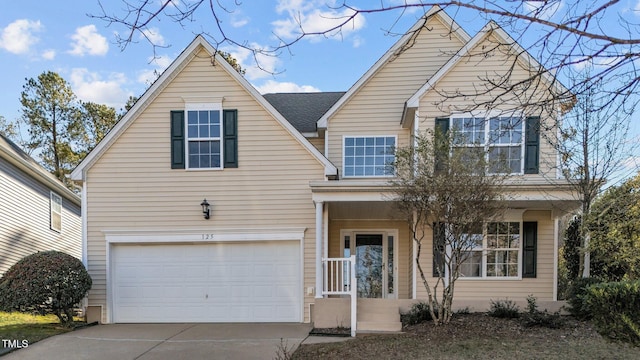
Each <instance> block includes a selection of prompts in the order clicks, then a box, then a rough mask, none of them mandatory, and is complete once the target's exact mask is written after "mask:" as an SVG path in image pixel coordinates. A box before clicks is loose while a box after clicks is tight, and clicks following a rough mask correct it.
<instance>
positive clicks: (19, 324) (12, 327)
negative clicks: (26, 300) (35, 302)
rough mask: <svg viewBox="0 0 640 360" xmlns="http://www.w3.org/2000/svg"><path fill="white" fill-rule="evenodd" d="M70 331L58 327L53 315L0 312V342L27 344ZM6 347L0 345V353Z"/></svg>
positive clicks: (56, 319) (58, 323)
mask: <svg viewBox="0 0 640 360" xmlns="http://www.w3.org/2000/svg"><path fill="white" fill-rule="evenodd" d="M67 331H71V329H68V328H64V327H62V326H61V325H60V321H59V320H58V318H57V317H56V316H55V315H45V316H41V315H31V314H24V313H19V312H11V313H8V312H3V311H0V339H1V340H0V341H3V342H4V340H7V341H15V340H17V341H18V342H19V343H20V344H22V341H24V340H26V341H27V344H32V343H34V342H36V341H39V340H42V339H44V338H48V337H49V336H53V335H58V334H62V333H65V332H67ZM6 345H8V343H7V344H4V343H0V352H2V350H3V349H4V348H6V347H7V346H6Z"/></svg>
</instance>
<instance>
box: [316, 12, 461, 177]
mask: <svg viewBox="0 0 640 360" xmlns="http://www.w3.org/2000/svg"><path fill="white" fill-rule="evenodd" d="M460 47H462V43H461V42H460V40H458V39H457V38H456V37H455V36H453V35H451V29H450V28H449V27H447V26H446V25H443V24H442V23H441V22H440V20H439V19H437V17H432V18H431V19H430V20H429V21H428V23H427V25H426V26H425V27H424V28H422V30H421V32H420V34H419V35H418V36H417V38H416V42H415V44H413V46H411V47H409V48H408V49H406V50H405V51H404V52H402V53H400V54H399V55H398V56H397V57H395V58H392V59H391V60H390V61H389V62H388V63H387V64H385V65H383V66H382V67H381V69H379V70H378V72H377V73H376V74H375V75H373V76H372V77H371V78H370V79H369V80H368V81H367V83H366V84H364V85H363V86H362V88H360V90H359V91H358V92H357V93H356V94H354V95H353V96H352V97H351V98H350V99H349V101H348V102H347V103H346V104H345V105H344V106H343V107H342V108H341V109H340V110H339V111H338V112H337V113H336V114H334V116H332V117H331V118H330V119H329V121H328V128H329V136H328V140H327V141H329V149H328V151H329V154H328V155H329V160H331V161H332V162H333V164H335V165H336V166H337V167H338V169H340V173H343V171H342V139H343V136H344V135H397V136H398V142H397V145H398V146H407V145H409V136H410V131H409V130H408V129H402V128H401V127H400V120H401V117H402V111H403V108H404V103H405V102H406V101H407V100H408V99H409V98H410V97H411V95H413V94H414V93H415V92H416V91H417V90H418V89H419V88H420V87H421V86H422V85H423V84H424V83H426V82H427V80H429V78H430V77H431V76H432V75H433V74H434V73H435V72H436V71H437V70H438V69H439V68H440V67H441V66H442V65H444V64H445V63H446V62H447V61H448V60H449V58H450V57H451V56H452V55H453V53H455V51H457V50H458V49H459V48H460Z"/></svg>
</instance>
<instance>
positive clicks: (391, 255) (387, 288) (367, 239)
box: [341, 230, 398, 299]
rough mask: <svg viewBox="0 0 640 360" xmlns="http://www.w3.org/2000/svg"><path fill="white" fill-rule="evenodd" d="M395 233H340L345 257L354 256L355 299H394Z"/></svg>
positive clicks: (395, 268) (395, 267)
mask: <svg viewBox="0 0 640 360" xmlns="http://www.w3.org/2000/svg"><path fill="white" fill-rule="evenodd" d="M397 238H398V236H397V231H395V230H394V231H380V232H372V231H343V232H342V246H341V248H342V253H343V256H344V257H349V256H351V255H352V254H353V255H355V257H356V279H357V288H358V297H360V298H387V299H395V298H396V297H397V295H396V294H397V283H398V281H397V279H396V277H397V275H396V274H397V267H398V265H397V263H398V262H397V259H396V258H397V254H396V253H397V251H396V249H397V247H398V246H397V244H396V241H397V240H396V239H397Z"/></svg>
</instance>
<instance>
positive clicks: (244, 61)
mask: <svg viewBox="0 0 640 360" xmlns="http://www.w3.org/2000/svg"><path fill="white" fill-rule="evenodd" d="M247 46H248V47H249V48H251V49H263V48H264V47H263V46H261V45H260V44H257V43H251V44H247ZM221 50H222V51H226V52H228V53H229V54H231V56H233V57H234V58H235V59H236V60H237V61H238V63H239V64H240V66H241V67H242V68H243V69H245V70H246V73H245V77H246V78H247V79H249V80H257V79H263V78H265V77H269V76H272V75H273V74H275V73H277V72H278V71H279V70H278V66H280V59H278V57H277V56H270V55H266V54H261V53H256V54H255V55H254V53H253V52H251V51H249V50H247V49H244V48H225V49H221Z"/></svg>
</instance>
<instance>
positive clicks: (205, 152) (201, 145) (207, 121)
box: [187, 110, 222, 169]
mask: <svg viewBox="0 0 640 360" xmlns="http://www.w3.org/2000/svg"><path fill="white" fill-rule="evenodd" d="M221 124H222V121H221V114H220V110H188V111H187V168H189V169H221V168H222V150H221V149H222V147H221V142H222V138H221V136H220V134H221V133H222V125H221Z"/></svg>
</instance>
